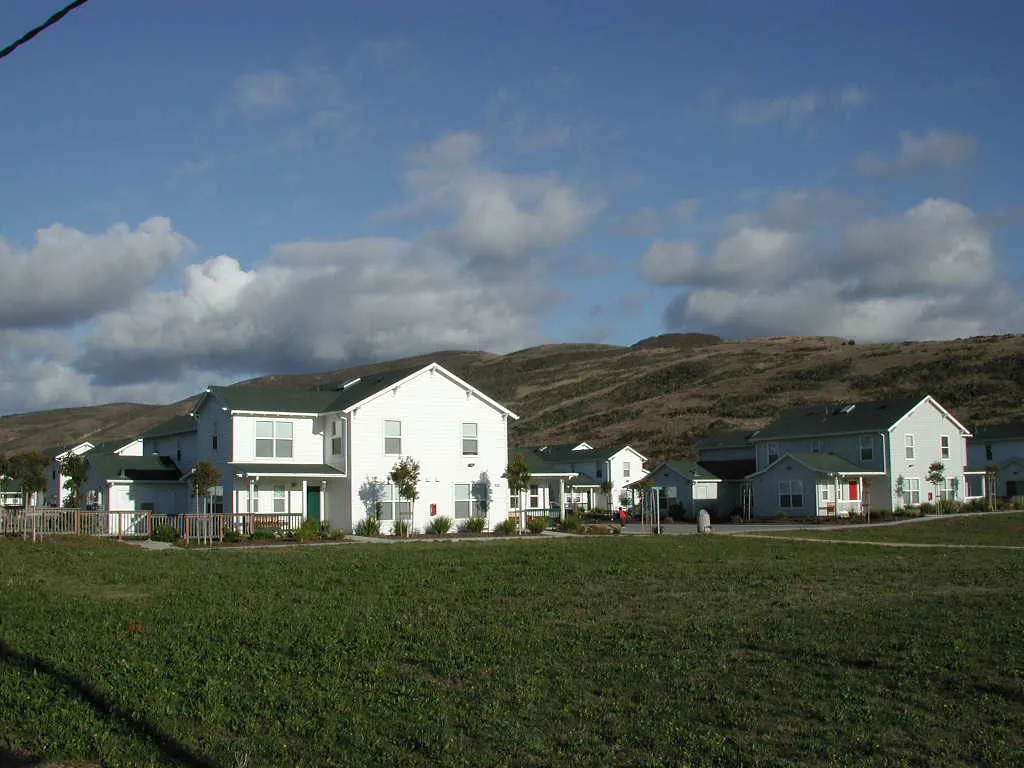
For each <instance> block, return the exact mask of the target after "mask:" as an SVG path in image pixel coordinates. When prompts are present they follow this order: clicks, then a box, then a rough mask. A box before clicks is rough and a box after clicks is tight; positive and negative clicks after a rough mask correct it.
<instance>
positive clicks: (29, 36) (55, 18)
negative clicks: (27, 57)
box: [0, 0, 89, 59]
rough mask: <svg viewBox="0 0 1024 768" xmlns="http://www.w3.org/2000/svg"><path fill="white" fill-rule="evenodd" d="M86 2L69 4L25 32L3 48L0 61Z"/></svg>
mask: <svg viewBox="0 0 1024 768" xmlns="http://www.w3.org/2000/svg"><path fill="white" fill-rule="evenodd" d="M87 2H89V0H75V1H74V2H73V3H69V4H68V5H67V6H65V7H64V8H61V9H60V10H59V11H57V12H56V13H55V14H53V16H51V17H50V18H48V19H47V20H46V21H44V22H43V23H42V24H40V25H39V26H38V27H36V28H34V29H30V30H29V31H28V32H26V33H25V34H24V35H22V36H21V37H20V38H18V39H17V40H15V41H14V42H13V43H11V44H10V45H8V46H7V47H6V48H4V49H3V50H2V51H0V59H2V58H3V57H4V56H7V55H9V54H11V53H14V49H15V48H19V47H20V46H22V45H24V44H25V43H27V42H28V41H29V40H31V39H32V38H33V37H35V36H36V35H38V34H39V33H40V32H42V31H43V30H44V29H46V28H47V27H52V26H53V25H54V24H56V23H57V22H58V21H60V20H61V19H63V18H64V17H65V16H67V15H68V14H69V13H71V12H72V11H73V10H75V8H78V7H79V6H80V5H85V4H86V3H87Z"/></svg>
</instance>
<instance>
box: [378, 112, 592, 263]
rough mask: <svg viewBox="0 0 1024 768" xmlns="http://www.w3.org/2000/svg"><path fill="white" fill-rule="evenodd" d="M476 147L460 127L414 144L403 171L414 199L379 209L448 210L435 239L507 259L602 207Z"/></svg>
mask: <svg viewBox="0 0 1024 768" xmlns="http://www.w3.org/2000/svg"><path fill="white" fill-rule="evenodd" d="M482 148H483V143H482V141H481V140H480V139H479V137H478V136H477V135H476V134H473V133H469V132H461V133H452V134H447V135H445V136H442V137H441V138H439V139H438V140H437V141H435V142H434V143H432V144H430V145H428V146H427V147H424V148H422V149H421V150H419V151H418V152H417V153H416V154H415V155H414V158H413V159H414V162H415V163H416V166H415V167H414V168H412V169H411V170H410V171H409V172H408V173H407V174H406V184H407V185H408V187H409V189H410V190H411V191H412V193H413V198H414V199H413V201H412V202H411V203H409V204H408V205H404V206H401V207H400V208H398V209H395V210H392V211H390V212H387V213H386V215H390V216H403V217H410V216H424V215H447V216H451V217H452V218H453V222H452V225H451V226H450V227H449V228H447V229H445V230H442V231H440V232H437V233H434V236H433V238H432V240H433V242H434V243H435V244H437V245H440V246H443V247H445V248H454V249H456V250H459V251H463V252H467V253H469V254H471V255H473V256H476V257H478V258H479V259H482V260H484V261H491V262H499V263H510V262H517V261H522V260H524V259H529V258H531V257H533V256H536V255H538V254H540V253H543V252H547V251H551V250H554V249H557V248H560V247H562V246H565V245H567V244H568V243H570V242H571V241H573V240H574V239H575V238H577V237H578V236H579V235H581V234H582V233H583V231H584V230H585V229H586V228H587V227H588V226H589V224H590V222H591V220H592V218H593V217H594V215H595V214H596V213H597V212H598V211H599V210H601V208H602V207H603V204H602V203H601V202H599V201H595V200H586V199H584V198H583V197H581V196H580V195H579V194H578V193H577V192H576V190H574V189H573V188H571V187H569V186H568V185H566V184H562V183H560V182H559V181H557V180H556V179H555V178H554V177H552V176H534V175H525V174H519V175H515V174H506V173H502V172H500V171H494V170H491V169H489V168H488V167H487V166H485V165H484V164H483V163H482V161H481V159H480V157H479V155H480V153H481V151H482Z"/></svg>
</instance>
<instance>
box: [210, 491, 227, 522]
mask: <svg viewBox="0 0 1024 768" xmlns="http://www.w3.org/2000/svg"><path fill="white" fill-rule="evenodd" d="M210 514H211V515H223V514H224V486H223V485H215V486H213V488H211V489H210Z"/></svg>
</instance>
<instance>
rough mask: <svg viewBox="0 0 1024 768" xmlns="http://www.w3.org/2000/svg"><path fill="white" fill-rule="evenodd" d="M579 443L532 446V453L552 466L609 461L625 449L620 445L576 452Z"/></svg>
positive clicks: (583, 449)
mask: <svg viewBox="0 0 1024 768" xmlns="http://www.w3.org/2000/svg"><path fill="white" fill-rule="evenodd" d="M577 445H579V443H563V444H561V445H532V446H530V450H531V451H536V453H537V455H538V456H541V457H542V458H544V459H545V460H546V461H549V462H551V463H552V464H571V463H573V462H577V461H608V459H610V458H611V457H612V456H614V455H615V454H616V453H618V452H619V451H621V450H622V449H623V448H625V447H626V446H625V445H620V446H619V447H618V448H581V449H580V450H578V451H574V450H573V448H574V447H575V446H577Z"/></svg>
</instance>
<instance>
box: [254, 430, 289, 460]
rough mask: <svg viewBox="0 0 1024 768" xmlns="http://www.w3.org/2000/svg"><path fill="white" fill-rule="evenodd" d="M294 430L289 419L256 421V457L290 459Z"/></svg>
mask: <svg viewBox="0 0 1024 768" xmlns="http://www.w3.org/2000/svg"><path fill="white" fill-rule="evenodd" d="M294 430H295V425H293V424H292V423H291V422H290V421H257V422H256V458H258V459H273V458H278V459H290V458H291V457H292V439H293V437H294Z"/></svg>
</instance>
